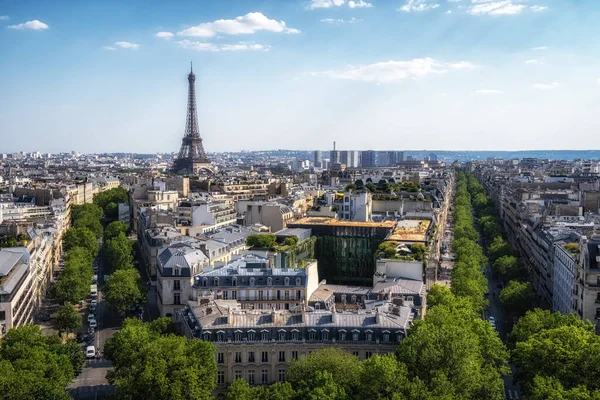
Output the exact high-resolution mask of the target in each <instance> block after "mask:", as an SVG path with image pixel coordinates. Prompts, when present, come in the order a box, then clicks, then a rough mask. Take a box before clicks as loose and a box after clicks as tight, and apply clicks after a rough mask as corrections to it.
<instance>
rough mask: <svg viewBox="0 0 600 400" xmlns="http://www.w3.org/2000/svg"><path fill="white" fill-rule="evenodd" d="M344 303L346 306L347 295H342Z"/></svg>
mask: <svg viewBox="0 0 600 400" xmlns="http://www.w3.org/2000/svg"><path fill="white" fill-rule="evenodd" d="M342 303H344V304H346V295H345V294H343V295H342Z"/></svg>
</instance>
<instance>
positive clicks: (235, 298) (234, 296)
mask: <svg viewBox="0 0 600 400" xmlns="http://www.w3.org/2000/svg"><path fill="white" fill-rule="evenodd" d="M231 300H237V291H236V290H232V291H231Z"/></svg>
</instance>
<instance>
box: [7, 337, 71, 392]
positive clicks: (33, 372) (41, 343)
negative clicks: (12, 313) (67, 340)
mask: <svg viewBox="0 0 600 400" xmlns="http://www.w3.org/2000/svg"><path fill="white" fill-rule="evenodd" d="M59 342H60V340H59ZM54 343H56V337H45V336H44V335H42V331H41V329H40V328H39V327H38V326H34V325H24V326H20V327H18V328H13V329H10V330H9V331H8V332H7V333H6V335H5V336H4V337H3V338H2V340H1V341H0V397H1V398H2V399H7V400H28V399H48V400H50V399H52V400H56V399H58V400H63V399H64V400H66V399H70V398H71V396H70V395H69V394H68V393H67V392H66V390H65V389H66V387H67V385H69V383H70V382H71V380H72V379H73V376H74V371H73V366H72V364H71V362H70V358H69V356H68V355H66V354H63V352H62V350H63V348H62V345H59V346H55V345H54ZM78 347H79V346H78ZM79 351H80V352H81V349H79Z"/></svg>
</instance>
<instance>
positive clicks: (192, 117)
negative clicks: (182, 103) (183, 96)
mask: <svg viewBox="0 0 600 400" xmlns="http://www.w3.org/2000/svg"><path fill="white" fill-rule="evenodd" d="M195 86H196V75H194V71H193V70H192V68H191V67H190V73H189V75H188V104H187V117H186V122H185V134H184V135H183V139H182V141H181V149H180V150H179V155H178V156H177V159H175V163H174V164H173V171H174V172H177V173H184V174H197V173H198V172H199V171H200V170H202V169H207V170H212V165H211V163H210V160H209V159H208V157H206V153H205V152H204V146H203V145H202V138H201V137H200V128H199V127H198V113H197V111H196V87H195Z"/></svg>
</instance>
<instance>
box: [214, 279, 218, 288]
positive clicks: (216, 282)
mask: <svg viewBox="0 0 600 400" xmlns="http://www.w3.org/2000/svg"><path fill="white" fill-rule="evenodd" d="M214 285H215V286H216V287H218V286H219V278H217V277H215V279H214Z"/></svg>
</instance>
